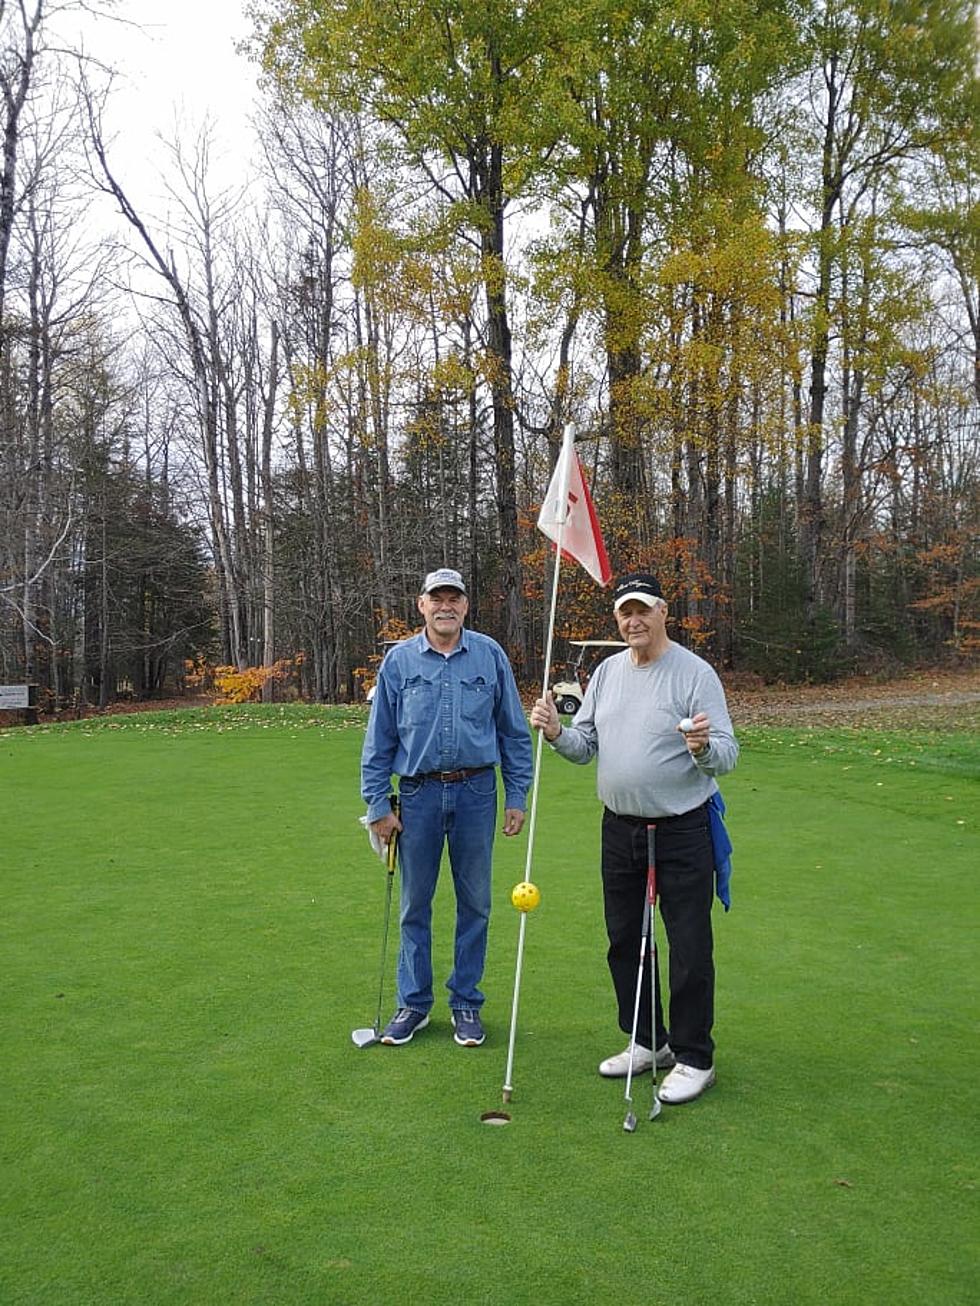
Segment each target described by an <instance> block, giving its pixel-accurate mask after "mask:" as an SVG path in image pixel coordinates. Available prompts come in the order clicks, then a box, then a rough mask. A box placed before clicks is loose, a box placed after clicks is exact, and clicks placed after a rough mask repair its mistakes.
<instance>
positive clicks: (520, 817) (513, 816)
mask: <svg viewBox="0 0 980 1306" xmlns="http://www.w3.org/2000/svg"><path fill="white" fill-rule="evenodd" d="M523 824H524V813H523V812H522V811H521V809H520V808H519V807H506V808H504V834H520V832H521V827H522V826H523Z"/></svg>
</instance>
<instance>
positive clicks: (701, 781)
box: [531, 572, 738, 1104]
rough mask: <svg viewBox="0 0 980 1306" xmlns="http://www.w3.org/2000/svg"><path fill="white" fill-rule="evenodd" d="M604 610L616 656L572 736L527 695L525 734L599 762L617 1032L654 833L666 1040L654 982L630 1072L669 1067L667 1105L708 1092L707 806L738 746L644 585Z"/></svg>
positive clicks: (599, 676)
mask: <svg viewBox="0 0 980 1306" xmlns="http://www.w3.org/2000/svg"><path fill="white" fill-rule="evenodd" d="M613 611H614V613H615V616H616V622H617V624H618V626H619V633H620V636H621V637H622V639H623V640H624V642H625V643H626V644H627V645H628V647H627V648H626V649H624V650H623V652H622V653H617V654H615V655H614V656H613V657H610V658H607V659H606V661H605V662H603V663H601V664H600V666H599V667H598V668H597V670H596V672H595V674H594V675H593V677H592V679H591V681H590V682H589V687H588V689H587V690H586V693H585V699H584V701H583V703H582V706H581V708H580V709H579V710H578V712H577V713H576V714H575V718H574V720H573V722H572V724H571V725H570V726H565V727H563V726H562V724H561V721H560V719H559V717H558V712H557V709H556V707H555V704H554V702H553V701H552V699H551V698H541V699H538V701H537V702H536V703H535V705H534V707H533V708H532V710H531V724H532V726H534V727H535V728H536V729H538V730H542V731H543V732H544V737H545V739H546V740H547V741H548V743H549V744H551V746H552V747H553V748H554V749H555V751H556V752H557V753H559V754H560V755H561V756H562V757H564V758H567V759H568V761H570V762H578V763H585V762H588V761H590V760H591V758H592V757H596V758H597V774H596V787H597V789H598V793H599V798H600V800H601V801H602V803H603V807H604V811H603V817H602V886H603V903H604V908H605V918H606V931H607V934H608V936H609V951H608V960H609V970H610V973H611V975H612V981H613V986H614V988H615V991H616V1000H617V1004H618V1008H619V1026H620V1029H621V1030H623V1031H624V1032H625V1033H627V1034H629V1033H631V1031H632V1026H633V1008H634V1001H635V992H636V974H637V958H638V955H639V952H640V936H641V931H642V920H643V906H644V901H645V894H646V882H647V862H648V848H647V827H648V826H649V825H650V824H651V823H653V824H655V825H656V835H655V839H656V865H657V894H658V899H659V906H660V914H661V916H662V918H663V921H664V925H665V928H666V931H667V943H668V947H669V952H670V964H669V976H670V1031H669V1033H668V1031H667V1029H666V1027H665V1024H664V1019H663V1012H662V1008H661V1002H660V989H659V978H658V980H657V985H656V999H655V1002H654V1003H651V1001H650V996H649V995H650V988H651V986H650V984H649V982H646V983H643V984H642V985H641V995H640V1010H639V1021H638V1027H637V1036H636V1044H635V1046H634V1048H633V1074H634V1075H636V1074H638V1073H641V1072H642V1071H646V1070H649V1069H650V1068H651V1066H652V1065H653V1061H654V1058H656V1062H657V1065H658V1066H660V1067H664V1068H667V1067H673V1069H672V1070H671V1071H670V1074H669V1075H667V1076H666V1078H665V1079H664V1081H663V1084H662V1085H661V1087H660V1092H659V1095H658V1096H659V1097H660V1100H661V1101H662V1102H666V1103H671V1104H677V1103H681V1102H689V1101H692V1100H693V1099H694V1098H696V1097H699V1096H700V1095H701V1094H702V1093H703V1092H704V1091H705V1089H707V1088H710V1086H711V1085H712V1084H713V1083H714V1082H715V1069H714V1042H713V1040H712V1037H711V1029H712V1025H713V1023H714V987H715V971H714V946H713V937H712V931H711V904H712V899H713V895H714V888H715V855H714V850H713V844H712V828H711V827H712V820H713V819H720V818H718V817H717V811H715V812H713V811H712V805H713V804H715V803H716V802H717V799H716V798H715V795H717V793H718V785H717V782H716V777H717V776H721V775H725V774H726V773H727V772H729V771H731V770H732V768H733V767H734V766H735V763H736V761H737V760H738V744H737V742H736V740H735V735H734V732H733V730H732V723H731V719H730V717H729V715H728V706H727V704H726V702H725V692H724V690H723V689H722V686H721V681H720V680H719V679H718V676H717V675H716V674H715V672H714V670H713V669H712V667H711V666H710V665H709V664H708V663H707V662H705V660H704V659H703V658H700V657H698V656H697V654H695V653H691V652H690V651H689V650H688V649H685V648H682V647H681V645H679V644H676V643H674V641H673V640H671V639H670V638H668V636H667V630H666V618H667V604H666V603H665V602H664V599H663V595H662V592H661V589H660V585H659V584H658V582H657V580H656V578H655V577H654V576H652V575H650V574H649V573H646V572H631V573H630V574H629V575H626V576H623V577H622V578H621V579H620V580H618V581H617V582H616V585H615V589H614V592H613ZM685 718H688V720H685ZM681 721H684V723H685V726H686V727H688V728H687V729H686V730H682V729H681V727H680V723H681ZM652 1007H655V1008H656V1009H655V1010H651V1008H652ZM629 1066H630V1045H629V1044H627V1046H626V1048H625V1050H624V1051H623V1052H620V1053H617V1054H616V1055H615V1056H611V1057H609V1058H608V1059H607V1060H605V1061H603V1062H602V1063H601V1064H600V1066H599V1073H600V1074H601V1075H606V1076H610V1077H613V1076H625V1075H626V1074H627V1072H628V1071H629Z"/></svg>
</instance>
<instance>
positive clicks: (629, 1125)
mask: <svg viewBox="0 0 980 1306" xmlns="http://www.w3.org/2000/svg"><path fill="white" fill-rule="evenodd" d="M649 933H650V874H649V871H648V872H647V895H646V901H645V902H644V904H643V929H642V932H641V934H640V964H639V966H638V967H637V970H636V996H635V997H634V999H633V1028H632V1030H631V1031H630V1055H629V1066H628V1068H627V1071H626V1094H625V1096H626V1119H625V1120H624V1121H623V1129H624V1130H625V1131H626V1133H628V1134H632V1133H633V1132H634V1131H635V1130H636V1116H635V1115H634V1113H633V1096H632V1088H633V1055H634V1053H635V1051H636V1027H637V1023H638V1022H639V1019H640V992H641V990H642V988H643V962H644V959H645V958H646V955H647V938H648V936H649ZM651 1019H652V1015H651ZM652 1041H653V1042H654V1043H655V1042H656V1041H657V1040H656V1039H653V1040H652ZM653 1059H654V1063H656V1059H657V1054H656V1051H654V1055H653ZM656 1073H657V1072H656V1064H654V1075H656Z"/></svg>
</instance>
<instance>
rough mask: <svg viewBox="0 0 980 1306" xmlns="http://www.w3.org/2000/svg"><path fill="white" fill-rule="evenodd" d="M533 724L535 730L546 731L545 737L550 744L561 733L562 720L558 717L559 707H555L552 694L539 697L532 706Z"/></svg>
mask: <svg viewBox="0 0 980 1306" xmlns="http://www.w3.org/2000/svg"><path fill="white" fill-rule="evenodd" d="M531 725H532V726H534V728H535V730H542V731H544V737H545V739H547V741H548V743H549V744H551V743H554V741H555V740H556V739H557V738H558V736H559V735H560V734H561V721H560V720H559V719H558V709H557V708H556V707H555V700H554V698H553V697H552V695H550V694H549V695H547V697H545V698H539V699H538V700H537V701H536V702H535V704H534V706H533V707H532V708H531Z"/></svg>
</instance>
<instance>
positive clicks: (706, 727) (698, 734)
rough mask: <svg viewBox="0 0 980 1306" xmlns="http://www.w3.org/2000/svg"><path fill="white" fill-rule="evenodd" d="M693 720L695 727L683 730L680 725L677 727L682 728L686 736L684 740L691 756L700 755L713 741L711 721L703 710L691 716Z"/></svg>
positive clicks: (682, 732)
mask: <svg viewBox="0 0 980 1306" xmlns="http://www.w3.org/2000/svg"><path fill="white" fill-rule="evenodd" d="M691 721H692V723H693V728H692V729H691V730H687V731H684V730H681V728H680V726H678V727H677V729H678V730H681V734H682V735H683V736H684V742H685V743H686V744H687V748H688V752H689V753H690V754H691V756H692V757H699V756H700V755H701V754H702V753H703V752H704V750H705V749H706V748H707V747H708V745H709V743H710V742H711V739H710V735H711V722H710V721H709V720H708V718H707V716H706V715H705V714H704V713H703V712H696V713H695V715H694V716H693V717H691Z"/></svg>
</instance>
